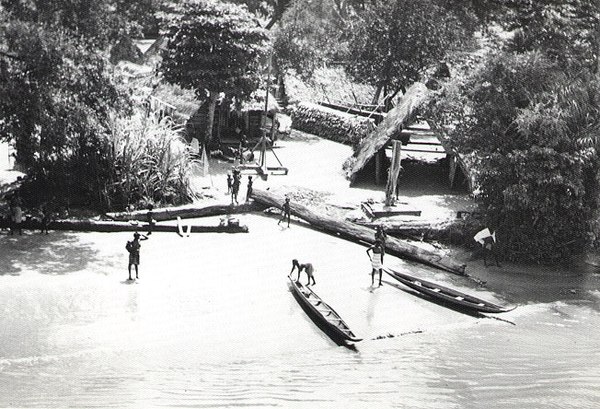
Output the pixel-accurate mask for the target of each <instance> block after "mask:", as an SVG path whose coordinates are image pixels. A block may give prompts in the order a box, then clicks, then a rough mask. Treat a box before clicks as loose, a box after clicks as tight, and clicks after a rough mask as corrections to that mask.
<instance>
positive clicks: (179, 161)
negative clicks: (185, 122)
mask: <svg viewBox="0 0 600 409" xmlns="http://www.w3.org/2000/svg"><path fill="white" fill-rule="evenodd" d="M110 131H111V133H110V136H109V144H110V147H109V151H110V155H111V156H112V157H111V158H110V160H111V161H112V163H113V165H114V166H113V169H114V172H113V176H112V179H113V180H111V181H110V183H109V184H108V185H107V186H106V189H107V192H106V193H107V194H106V197H107V198H108V200H109V203H108V207H109V208H112V209H117V208H126V207H130V206H132V205H133V206H134V207H145V206H146V205H148V204H154V205H169V204H170V205H178V204H183V203H188V202H189V201H191V198H192V191H191V188H190V173H191V157H190V150H189V148H188V145H187V144H186V143H185V141H184V140H183V139H182V137H181V135H180V130H179V129H178V128H177V127H176V126H175V125H174V124H173V122H172V121H171V119H170V118H169V117H165V118H162V119H161V118H159V117H157V116H156V115H155V114H153V113H150V114H145V113H139V112H138V113H136V114H135V115H133V116H131V117H127V118H113V119H112V120H111V124H110Z"/></svg>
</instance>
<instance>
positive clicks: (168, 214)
mask: <svg viewBox="0 0 600 409" xmlns="http://www.w3.org/2000/svg"><path fill="white" fill-rule="evenodd" d="M223 185H225V180H223ZM263 208H264V207H262V206H260V205H258V204H255V203H245V204H242V205H239V206H231V205H228V204H217V205H211V206H197V205H187V206H178V207H168V208H164V209H153V210H152V218H153V219H154V220H156V221H165V220H176V219H177V218H178V217H181V218H182V219H192V218H197V217H210V216H222V215H227V214H233V213H247V212H251V211H254V210H262V209H263ZM106 216H107V217H108V218H110V219H112V220H116V221H130V220H140V221H146V220H147V216H148V210H136V211H135V212H120V213H107V214H106Z"/></svg>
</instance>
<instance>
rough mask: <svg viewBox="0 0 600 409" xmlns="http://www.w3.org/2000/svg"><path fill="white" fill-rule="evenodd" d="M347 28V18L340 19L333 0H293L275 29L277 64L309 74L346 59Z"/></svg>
mask: <svg viewBox="0 0 600 409" xmlns="http://www.w3.org/2000/svg"><path fill="white" fill-rule="evenodd" d="M348 28H349V24H348V21H343V20H342V19H341V18H339V14H338V13H337V12H336V7H335V4H334V1H333V0H315V1H312V2H310V3H309V4H305V3H303V2H299V1H296V2H294V3H293V4H292V5H291V6H290V7H289V8H288V9H287V11H286V12H285V14H284V15H283V18H282V19H281V25H280V27H279V28H278V29H277V31H276V38H275V42H274V51H275V56H276V58H277V63H278V67H279V68H280V69H284V70H285V69H290V68H291V69H294V70H295V71H296V72H297V73H299V74H300V75H302V76H304V77H310V75H312V73H313V71H314V69H315V68H316V67H318V66H322V65H324V64H327V63H329V62H331V61H333V60H336V59H337V60H343V59H345V58H346V53H347V40H346V38H345V37H346V34H347V32H348Z"/></svg>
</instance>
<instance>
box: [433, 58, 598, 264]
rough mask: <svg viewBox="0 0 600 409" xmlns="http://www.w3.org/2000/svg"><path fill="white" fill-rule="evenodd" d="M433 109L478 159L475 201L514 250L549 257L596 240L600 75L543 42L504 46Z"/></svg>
mask: <svg viewBox="0 0 600 409" xmlns="http://www.w3.org/2000/svg"><path fill="white" fill-rule="evenodd" d="M456 81H457V82H458V83H457V84H450V85H447V86H446V87H445V88H444V90H443V92H442V94H441V95H440V97H439V100H438V101H437V103H436V104H434V106H435V109H433V110H432V111H431V112H430V113H429V114H430V115H431V116H430V117H433V118H434V119H435V120H436V122H437V123H438V124H440V125H442V126H443V127H444V129H446V131H447V132H448V133H449V136H450V137H451V138H452V140H453V142H454V144H455V146H456V147H457V148H458V150H459V151H461V152H463V153H471V152H474V153H475V154H476V157H478V158H480V163H479V164H478V172H479V174H480V176H479V177H478V179H479V184H480V194H479V196H478V198H479V200H480V201H481V203H482V205H483V209H484V210H485V212H486V215H487V222H488V223H490V224H491V225H492V226H493V227H494V228H495V229H497V230H498V231H499V232H500V234H501V236H502V242H503V244H504V245H505V248H506V251H507V255H508V256H509V257H511V258H521V259H525V258H526V259H533V260H536V261H539V260H542V261H554V260H559V259H564V258H565V257H567V256H569V255H571V254H573V253H577V252H579V251H581V250H582V249H583V248H584V246H585V245H586V244H591V243H593V242H594V241H596V240H597V239H598V233H599V232H600V230H599V226H598V221H597V220H598V210H599V198H600V197H599V192H600V188H599V187H600V179H599V178H598V176H599V169H600V158H599V155H598V146H600V145H599V143H598V142H599V140H598V139H599V138H598V135H599V134H600V133H599V131H600V108H599V107H600V80H599V78H598V77H597V76H595V75H590V74H589V73H583V74H581V75H580V76H579V77H574V76H573V75H572V74H571V73H570V72H568V71H567V72H565V71H564V70H563V69H562V67H561V65H560V64H557V63H556V62H555V61H553V60H552V59H550V58H548V57H547V56H546V55H544V53H542V52H540V51H529V52H525V53H514V52H504V53H500V54H498V55H496V56H495V57H494V58H491V59H490V60H489V61H488V62H487V63H486V64H485V65H484V66H483V67H482V68H481V69H480V70H478V71H476V72H475V73H473V74H472V75H470V76H469V77H468V78H467V79H466V80H464V81H460V80H456Z"/></svg>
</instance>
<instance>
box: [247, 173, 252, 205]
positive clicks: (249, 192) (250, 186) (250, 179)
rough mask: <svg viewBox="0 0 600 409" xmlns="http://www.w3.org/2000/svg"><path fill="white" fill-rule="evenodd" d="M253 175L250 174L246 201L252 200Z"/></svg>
mask: <svg viewBox="0 0 600 409" xmlns="http://www.w3.org/2000/svg"><path fill="white" fill-rule="evenodd" d="M252 183H253V182H252V176H248V190H246V203H247V202H249V201H250V197H251V196H252Z"/></svg>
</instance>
